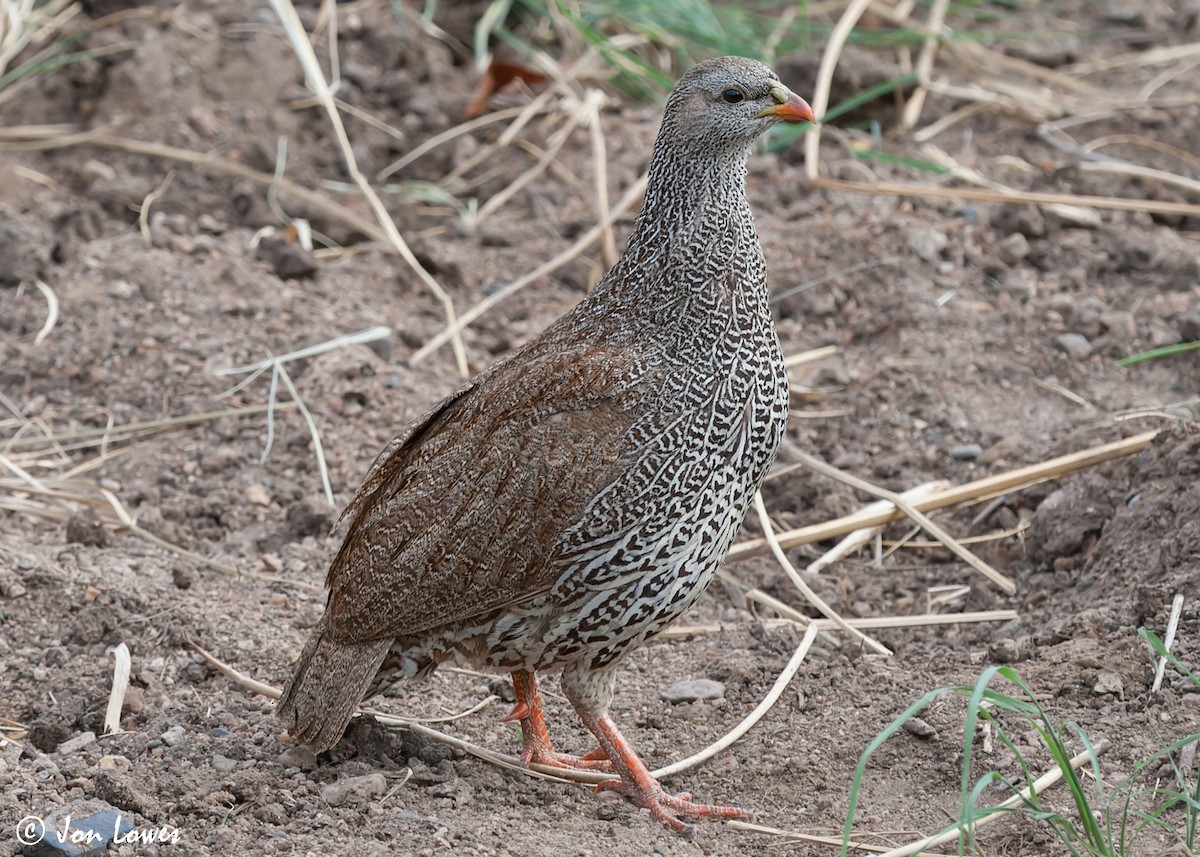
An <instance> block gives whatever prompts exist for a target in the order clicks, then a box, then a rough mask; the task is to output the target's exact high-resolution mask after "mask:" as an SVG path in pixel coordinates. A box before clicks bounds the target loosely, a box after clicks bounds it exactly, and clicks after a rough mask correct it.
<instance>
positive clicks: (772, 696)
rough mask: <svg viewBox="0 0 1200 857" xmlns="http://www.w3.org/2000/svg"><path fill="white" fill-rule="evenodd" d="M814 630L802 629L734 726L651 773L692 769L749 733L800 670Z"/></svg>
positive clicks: (815, 632)
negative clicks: (785, 659) (768, 683)
mask: <svg viewBox="0 0 1200 857" xmlns="http://www.w3.org/2000/svg"><path fill="white" fill-rule="evenodd" d="M817 630H818V629H817V628H816V627H815V626H810V627H809V629H808V630H807V631H805V632H804V637H802V638H801V640H800V644H799V645H798V646H796V651H795V652H793V653H792V657H791V658H790V659H789V660H788V662H787V665H786V666H784V668H783V670H782V671H781V672H780V673H779V676H778V677H777V678H776V679H775V683H774V684H773V685H772V686H771V690H770V691H769V692H768V693H767V695H766V696H765V697H763V699H762V701H761V702H759V703H758V705H756V706H755V707H754V710H753V711H751V712H750V713H749V714H747V715H746V717H745V718H744V719H743V720H742V721H741V722H740V723H739V724H738V725H737V726H735V727H733V729H731V730H729V732H727V733H725V735H723V736H722V737H721V738H720V739H718V740H717V741H714V742H713V743H712V744H709V745H708V746H707V747H705V748H704V749H703V750H701V751H700V752H698V753H695V754H693V755H691V756H688V757H687V758H686V759H681V760H680V761H678V762H675V763H673V764H670V765H667V766H666V767H665V768H659V769H658V770H657V771H655V772H654V776H655V777H659V778H663V777H669V776H670V775H671V774H677V773H680V772H681V771H686V770H687V769H688V768H694V767H695V766H696V765H698V764H700V763H701V762H704V761H706V760H708V759H711V758H712V757H713V756H715V755H716V754H717V753H720V752H721V751H722V750H724V749H725V748H726V747H729V746H731V745H732V744H733V743H734V742H735V741H737V740H738V739H739V738H741V737H742V736H743V735H745V734H746V733H747V732H749V731H750V730H751V729H752V728H753V727H754V725H755V724H756V723H758V721H759V720H761V719H762V718H763V716H764V715H766V713H767V712H768V711H770V710H771V708H772V707H773V706H774V705H775V703H776V702H778V701H779V698H780V697H781V696H783V692H784V691H785V690H787V687H788V685H789V684H790V683H791V681H792V679H793V678H794V677H795V675H796V673H797V672H798V671H799V670H800V666H801V664H803V663H804V658H805V657H806V656H807V655H808V652H809V649H811V648H812V644H813V642H814V641H815V640H816V639H817Z"/></svg>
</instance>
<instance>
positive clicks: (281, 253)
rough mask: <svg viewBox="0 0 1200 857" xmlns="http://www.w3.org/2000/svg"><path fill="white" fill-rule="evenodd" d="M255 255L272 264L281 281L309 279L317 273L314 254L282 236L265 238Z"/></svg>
mask: <svg viewBox="0 0 1200 857" xmlns="http://www.w3.org/2000/svg"><path fill="white" fill-rule="evenodd" d="M255 255H257V257H258V258H259V259H263V260H264V261H266V262H267V263H268V264H270V266H271V269H272V270H273V271H274V272H275V276H277V277H279V278H280V279H281V280H301V279H309V278H310V277H312V276H314V275H315V274H316V273H317V260H316V259H315V258H314V257H313V254H312V253H310V252H308V251H307V250H305V249H304V248H303V247H301V246H300V245H299V244H297V243H296V242H295V241H289V240H288V239H287V238H284V237H282V236H271V237H269V238H264V239H263V240H262V243H260V244H259V245H258V251H257V253H256V254H255Z"/></svg>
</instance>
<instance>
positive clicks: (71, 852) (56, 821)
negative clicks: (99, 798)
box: [18, 807, 133, 857]
mask: <svg viewBox="0 0 1200 857" xmlns="http://www.w3.org/2000/svg"><path fill="white" fill-rule="evenodd" d="M30 819H32V816H31V817H30ZM33 821H36V819H33ZM31 823H32V822H31ZM25 824H26V820H23V821H22V822H21V825H22V826H21V827H18V837H19V838H20V839H21V840H22V841H23V842H30V843H32V844H28V845H26V846H25V847H24V848H23V849H22V851H21V853H22V854H23V855H25V857H91V856H92V855H100V854H104V853H105V852H106V851H107V849H108V845H109V843H110V842H112V840H113V838H114V837H116V836H124V835H125V834H127V833H129V831H131V830H133V819H132V818H130V817H129V816H128V815H127V814H124V813H122V812H121V811H120V810H119V809H115V808H114V807H107V808H105V809H102V810H100V811H99V812H93V813H91V814H90V815H85V816H82V817H80V818H76V817H75V815H74V814H73V813H72V812H71V810H70V808H69V807H68V808H66V809H64V810H60V812H59V813H55V814H54V815H52V816H49V817H48V818H46V820H45V822H44V825H43V826H42V827H41V829H40V831H34V830H31V829H25V828H24V825H25ZM64 832H65V834H66V835H65V836H64V835H63V834H64ZM31 834H32V835H31ZM39 836H40V838H39ZM33 839H38V840H39V841H37V842H36V843H33V842H32V840H33Z"/></svg>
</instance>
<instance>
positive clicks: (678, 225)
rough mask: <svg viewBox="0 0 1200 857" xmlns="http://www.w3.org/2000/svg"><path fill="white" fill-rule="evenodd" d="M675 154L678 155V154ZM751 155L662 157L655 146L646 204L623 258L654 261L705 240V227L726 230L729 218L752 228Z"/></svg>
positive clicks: (694, 154)
mask: <svg viewBox="0 0 1200 857" xmlns="http://www.w3.org/2000/svg"><path fill="white" fill-rule="evenodd" d="M676 154H677V153H676ZM748 155H749V152H748V151H746V150H744V149H739V150H737V151H733V152H707V151H706V152H690V153H688V157H666V156H664V153H663V152H662V151H660V149H659V146H658V145H657V144H656V146H655V152H654V156H653V157H652V158H651V161H650V170H649V176H648V178H647V184H646V201H645V203H644V204H643V206H642V212H641V214H640V215H638V219H637V225H636V227H635V228H634V231H633V234H632V235H631V236H630V238H629V249H628V250H627V252H626V256H627V257H629V258H631V259H636V258H638V257H641V258H646V257H647V256H650V257H654V256H657V255H659V254H660V253H664V252H667V253H669V252H671V251H672V250H676V251H678V250H680V249H682V248H681V244H689V243H691V241H692V240H696V239H699V240H703V234H702V233H703V232H705V231H706V230H707V229H722V230H723V229H724V228H726V227H727V226H728V224H729V223H730V221H731V220H736V221H744V222H745V223H746V224H748V225H749V228H750V229H751V230H753V223H754V220H753V216H752V214H751V212H750V205H749V203H748V202H747V201H746V160H747V157H748Z"/></svg>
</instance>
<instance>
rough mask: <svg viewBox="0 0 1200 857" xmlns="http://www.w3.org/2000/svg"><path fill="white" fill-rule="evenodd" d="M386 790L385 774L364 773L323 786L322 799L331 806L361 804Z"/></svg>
mask: <svg viewBox="0 0 1200 857" xmlns="http://www.w3.org/2000/svg"><path fill="white" fill-rule="evenodd" d="M386 790H387V780H385V779H384V778H383V774H380V773H374V774H364V775H363V776H361V777H346V778H344V779H340V780H338V781H337V782H333V783H326V784H325V785H323V786H321V800H323V801H325V803H327V804H329V805H330V806H345V805H346V804H361V803H367V802H368V801H371V800H373V799H375V798H377V797H379V796H381V795H382V794H383V793H384V792H385V791H386Z"/></svg>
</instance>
